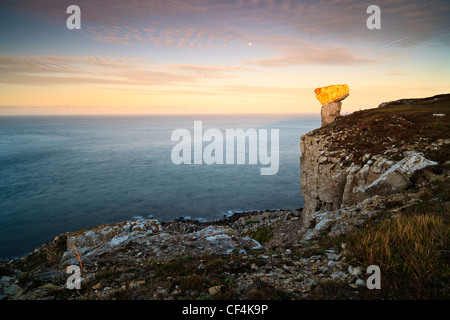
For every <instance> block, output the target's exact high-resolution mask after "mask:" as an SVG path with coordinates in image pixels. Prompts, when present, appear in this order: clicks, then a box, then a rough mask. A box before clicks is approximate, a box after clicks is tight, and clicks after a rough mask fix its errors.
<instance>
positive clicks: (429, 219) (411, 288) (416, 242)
mask: <svg viewBox="0 0 450 320" xmlns="http://www.w3.org/2000/svg"><path fill="white" fill-rule="evenodd" d="M449 222H450V213H449V208H448V205H446V204H443V205H441V204H437V203H435V204H433V203H431V204H427V205H424V204H423V203H420V204H418V205H417V206H416V207H414V208H411V209H410V210H408V211H407V212H405V213H402V214H401V215H400V216H398V217H395V218H392V219H385V220H382V221H373V222H371V223H369V225H368V226H367V227H365V228H362V229H360V230H357V231H356V232H353V233H351V234H349V235H347V236H346V237H345V242H346V244H347V250H348V258H349V259H350V261H351V263H353V264H359V265H363V266H369V265H378V266H379V267H380V269H381V270H382V278H384V281H383V283H384V286H385V287H386V286H387V288H386V290H384V291H385V293H386V294H388V298H401V297H403V298H405V299H409V298H417V299H424V298H438V299H442V298H444V297H447V298H448V283H449V280H450V276H449V275H450V268H449V251H448V249H449V245H450V231H449V230H450V228H449V225H450V223H449Z"/></svg>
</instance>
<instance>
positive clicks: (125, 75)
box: [0, 56, 255, 86]
mask: <svg viewBox="0 0 450 320" xmlns="http://www.w3.org/2000/svg"><path fill="white" fill-rule="evenodd" d="M0 71H1V72H0V83H9V84H32V85H58V84H123V85H152V86H161V85H171V84H172V85H173V84H181V83H195V82H198V81H200V80H203V79H224V78H238V77H240V76H241V75H242V74H243V73H245V72H252V71H255V69H252V68H245V67H236V66H228V65H187V64H175V65H154V64H151V63H148V62H145V61H143V60H141V59H130V58H123V57H103V56H84V57H78V56H16V57H14V56H0Z"/></svg>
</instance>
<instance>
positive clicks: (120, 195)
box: [0, 114, 320, 259]
mask: <svg viewBox="0 0 450 320" xmlns="http://www.w3.org/2000/svg"><path fill="white" fill-rule="evenodd" d="M195 121H201V122H202V125H203V130H206V129H208V128H214V129H218V130H219V131H220V132H223V133H224V136H225V132H226V130H227V129H243V130H248V129H254V130H255V131H256V132H261V130H260V129H266V131H267V132H269V134H268V137H269V139H270V132H271V131H272V130H273V129H277V130H278V132H279V160H278V161H279V169H278V172H277V173H276V174H273V175H261V168H262V167H265V166H266V167H267V165H264V164H261V163H259V162H258V163H257V164H254V163H249V161H246V163H244V164H226V163H225V164H217V163H213V164H206V163H204V162H202V163H201V164H194V163H192V164H185V163H181V164H175V163H174V161H173V159H172V151H173V149H174V147H175V146H176V145H177V144H178V143H179V141H172V133H173V132H174V131H175V130H177V129H186V130H187V131H189V132H190V133H191V134H192V140H193V141H194V136H193V135H194V122H195ZM318 127H320V115H300V114H296V115H184V116H180V115H95V116H94V115H89V116H75V115H72V116H2V117H0V259H11V258H15V257H19V256H22V255H25V254H27V253H29V252H32V251H33V250H34V249H35V248H36V247H39V246H41V245H42V244H44V243H46V242H48V241H51V240H53V239H54V237H55V236H57V235H59V234H62V233H65V232H68V231H77V230H81V229H85V228H90V227H94V226H97V225H102V224H110V223H115V222H121V221H125V220H130V219H136V218H153V219H158V220H160V221H170V220H173V219H176V218H185V219H197V220H200V221H205V220H206V221H210V220H219V219H222V218H223V217H224V216H229V215H232V214H234V213H236V212H245V211H259V210H278V209H288V210H292V209H298V208H301V207H302V206H303V198H302V195H301V190H300V137H301V136H302V135H303V134H305V133H307V132H309V131H312V130H314V129H316V128H318ZM185 132H186V131H185ZM216 132H217V130H216ZM260 137H261V135H260V136H259V138H260ZM197 140H198V139H197ZM200 140H201V139H200ZM193 143H194V142H193ZM200 143H201V144H200V145H201V146H202V147H203V148H205V147H206V146H207V145H208V143H209V142H207V141H203V142H200ZM197 146H198V142H197ZM192 152H194V151H192ZM224 152H225V151H224ZM246 152H247V154H246V156H247V158H246V159H248V152H249V149H248V150H246ZM268 153H269V154H270V148H269V150H268ZM272 161H273V160H272Z"/></svg>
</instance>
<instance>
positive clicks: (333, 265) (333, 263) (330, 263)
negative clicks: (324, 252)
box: [328, 260, 336, 268]
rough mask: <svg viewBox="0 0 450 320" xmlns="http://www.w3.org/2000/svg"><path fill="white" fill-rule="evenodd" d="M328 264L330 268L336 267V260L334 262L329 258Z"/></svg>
mask: <svg viewBox="0 0 450 320" xmlns="http://www.w3.org/2000/svg"><path fill="white" fill-rule="evenodd" d="M328 266H329V267H330V268H334V267H336V262H334V261H333V260H330V261H328Z"/></svg>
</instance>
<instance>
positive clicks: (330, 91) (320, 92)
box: [314, 84, 350, 105]
mask: <svg viewBox="0 0 450 320" xmlns="http://www.w3.org/2000/svg"><path fill="white" fill-rule="evenodd" d="M314 93H315V94H316V98H317V100H319V101H320V103H321V104H322V105H324V104H327V103H330V102H339V101H342V100H344V99H345V98H347V97H348V95H349V94H350V90H349V88H348V85H346V84H338V85H331V86H327V87H322V88H317V89H315V90H314Z"/></svg>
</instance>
